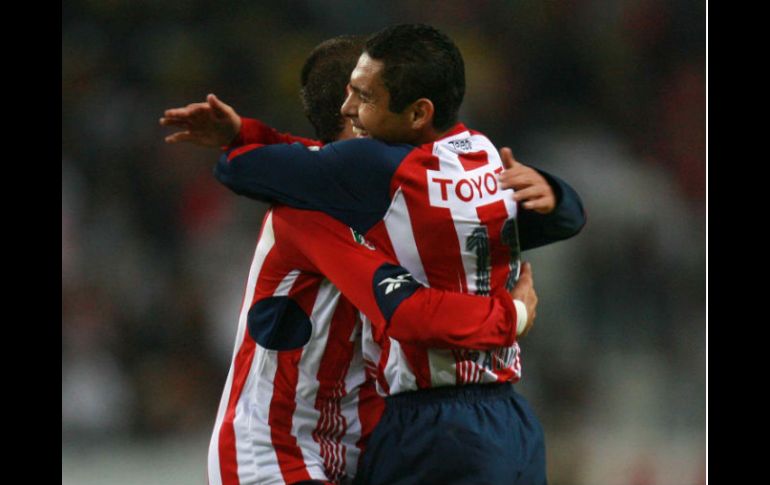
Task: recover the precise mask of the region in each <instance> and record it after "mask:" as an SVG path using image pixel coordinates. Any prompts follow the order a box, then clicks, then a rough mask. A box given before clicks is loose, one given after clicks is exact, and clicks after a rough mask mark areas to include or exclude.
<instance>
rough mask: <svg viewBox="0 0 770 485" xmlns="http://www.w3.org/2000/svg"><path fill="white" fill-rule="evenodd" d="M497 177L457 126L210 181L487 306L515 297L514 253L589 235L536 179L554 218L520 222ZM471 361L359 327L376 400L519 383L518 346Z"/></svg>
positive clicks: (298, 156)
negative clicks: (356, 240) (326, 220)
mask: <svg viewBox="0 0 770 485" xmlns="http://www.w3.org/2000/svg"><path fill="white" fill-rule="evenodd" d="M502 170H503V167H502V163H501V160H500V158H499V155H498V152H497V149H496V148H495V147H494V145H493V144H492V143H491V142H490V141H489V140H488V139H487V138H486V137H485V136H484V135H482V134H480V133H478V132H475V131H471V130H468V129H467V128H465V126H464V125H462V124H457V125H456V126H455V127H454V128H453V129H452V130H451V131H450V132H449V133H448V135H447V136H445V137H444V138H442V139H440V140H437V141H436V142H434V143H429V144H426V145H422V146H419V147H414V146H411V145H404V144H401V145H399V144H386V143H383V142H379V141H376V140H369V139H355V140H347V141H342V142H335V143H331V144H328V145H326V146H325V147H324V148H322V149H320V150H317V151H313V150H308V149H307V148H305V147H303V146H302V145H300V144H296V143H295V144H291V145H286V144H284V145H272V146H265V147H262V146H259V145H252V146H245V147H241V148H238V149H237V150H233V151H230V152H228V153H226V154H225V155H224V156H223V157H222V158H221V159H220V162H219V163H218V165H217V167H216V170H215V175H216V176H217V178H218V179H219V180H220V181H221V182H222V183H224V184H225V185H227V186H228V187H229V188H231V189H232V190H233V191H235V192H236V193H239V194H242V195H247V196H250V197H255V198H260V199H267V200H275V201H279V202H282V203H285V204H287V205H291V206H294V207H298V208H305V209H316V210H321V211H324V212H325V213H327V214H329V215H331V216H333V217H334V218H336V219H338V220H339V221H342V222H344V223H345V224H347V225H349V226H350V227H352V228H353V229H355V230H356V231H358V232H359V233H361V234H363V235H364V236H365V237H366V239H367V240H369V241H370V242H371V243H373V244H374V245H375V246H376V247H377V248H378V249H380V250H382V251H383V252H385V253H386V254H388V255H389V256H391V257H393V258H394V259H395V260H397V261H398V264H399V265H401V266H403V267H405V268H407V269H408V270H409V272H410V273H411V276H412V277H413V278H415V279H416V280H417V281H418V282H420V283H422V284H424V285H427V286H430V287H432V288H437V289H442V290H449V291H454V292H460V293H464V294H475V295H482V296H486V295H490V294H494V293H495V292H496V291H501V290H503V289H505V288H506V286H507V287H511V286H512V284H513V283H514V279H515V277H516V275H517V273H518V261H519V259H518V258H519V252H520V250H521V249H526V248H532V247H537V246H539V245H543V244H548V243H551V242H554V241H557V240H560V239H565V238H568V237H571V236H572V235H574V234H576V233H577V232H578V231H579V229H580V228H581V227H582V224H583V223H584V213H583V210H582V205H581V204H580V201H579V197H578V196H577V194H576V193H575V192H574V191H573V190H572V189H571V188H570V187H569V186H568V185H567V184H565V183H563V182H562V181H560V180H558V179H557V178H555V177H553V176H550V175H547V174H545V173H543V172H541V173H542V174H543V175H544V176H546V178H547V179H548V180H549V182H550V183H551V185H552V186H553V187H554V190H555V191H556V192H557V193H558V194H559V200H560V203H559V205H558V206H557V209H556V210H555V211H554V213H553V214H550V215H548V216H539V215H537V214H534V213H530V214H526V215H525V214H521V216H520V217H517V216H519V214H517V208H516V204H515V202H514V201H513V199H512V197H511V196H512V192H511V191H502V190H501V189H500V187H499V186H498V181H497V174H499V173H500V172H501V171H502ZM517 220H518V226H519V227H517ZM519 230H520V232H519ZM517 234H520V235H521V247H519V245H518V244H517V242H518V241H517ZM364 313H366V314H367V315H369V314H368V313H367V312H364ZM370 316H371V315H370ZM471 349H472V348H470V347H469V348H466V349H458V350H438V349H428V348H426V347H425V346H420V345H414V344H412V343H409V342H404V341H403V340H401V339H399V338H397V337H396V336H395V335H393V334H392V333H383V332H382V329H381V328H378V327H376V326H371V325H369V324H368V323H367V324H366V325H365V332H364V358H365V360H366V362H367V365H368V366H369V368H372V369H376V371H377V375H378V379H377V383H378V389H379V390H380V391H381V392H382V393H383V394H388V393H396V392H403V391H407V390H414V389H420V388H426V387H433V386H445V385H462V384H468V383H479V382H480V383H488V382H501V381H517V380H518V379H519V378H520V376H521V361H520V352H519V347H518V344H517V343H516V342H511V343H510V345H506V346H503V347H500V348H497V349H487V350H486V351H479V350H478V348H476V350H471Z"/></svg>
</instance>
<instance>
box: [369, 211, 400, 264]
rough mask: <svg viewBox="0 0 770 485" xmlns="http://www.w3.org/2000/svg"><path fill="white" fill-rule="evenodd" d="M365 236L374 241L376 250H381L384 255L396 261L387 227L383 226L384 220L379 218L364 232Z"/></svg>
mask: <svg viewBox="0 0 770 485" xmlns="http://www.w3.org/2000/svg"><path fill="white" fill-rule="evenodd" d="M365 237H366V239H367V240H369V241H370V242H374V241H376V247H377V250H378V251H382V252H383V253H384V254H385V255H387V256H388V257H390V258H393V259H394V260H396V261H397V260H398V259H397V258H396V251H395V250H394V249H393V243H392V241H391V240H390V236H389V235H388V228H387V227H385V221H384V220H380V221H379V222H378V223H377V224H375V225H374V227H372V228H371V229H369V232H367V233H366V235H365Z"/></svg>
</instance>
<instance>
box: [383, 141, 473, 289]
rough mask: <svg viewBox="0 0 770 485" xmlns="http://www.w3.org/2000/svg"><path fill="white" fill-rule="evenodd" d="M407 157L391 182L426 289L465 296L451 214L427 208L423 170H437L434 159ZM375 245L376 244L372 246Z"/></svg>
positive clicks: (426, 191) (440, 208)
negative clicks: (400, 199) (404, 214)
mask: <svg viewBox="0 0 770 485" xmlns="http://www.w3.org/2000/svg"><path fill="white" fill-rule="evenodd" d="M413 153H415V155H414V156H412V155H409V156H408V157H407V158H406V159H405V160H404V161H403V162H402V163H401V166H400V167H399V168H398V170H397V171H396V176H394V180H395V179H397V180H398V182H397V183H398V184H399V185H401V190H402V193H403V194H404V200H405V202H406V207H407V210H408V211H409V218H410V219H411V222H412V232H413V234H414V240H415V243H416V244H417V253H418V254H419V255H420V260H421V261H422V266H423V268H424V269H425V276H426V277H427V278H428V285H429V286H431V287H433V288H440V289H442V290H450V291H458V292H461V293H467V292H468V285H467V282H466V275H465V268H464V267H463V261H462V257H461V256H460V247H461V245H460V241H459V240H458V238H457V230H456V229H455V224H454V220H453V218H452V212H451V210H450V209H448V208H445V207H431V205H430V196H429V194H428V190H427V188H426V184H427V177H426V174H425V171H426V169H427V170H438V168H439V162H438V158H436V157H431V158H430V159H426V158H425V157H424V154H421V153H420V152H419V151H416V152H413ZM375 244H377V243H376V242H375Z"/></svg>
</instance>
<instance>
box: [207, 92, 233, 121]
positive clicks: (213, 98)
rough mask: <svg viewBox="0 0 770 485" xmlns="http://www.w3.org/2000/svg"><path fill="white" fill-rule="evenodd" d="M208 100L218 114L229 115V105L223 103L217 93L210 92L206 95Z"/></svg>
mask: <svg viewBox="0 0 770 485" xmlns="http://www.w3.org/2000/svg"><path fill="white" fill-rule="evenodd" d="M206 101H208V103H209V106H210V107H211V109H212V110H214V112H215V113H216V114H217V115H220V116H224V115H227V108H229V106H228V105H226V104H225V103H223V102H222V101H221V100H220V99H219V98H217V95H216V94H213V93H212V94H209V95H208V96H206Z"/></svg>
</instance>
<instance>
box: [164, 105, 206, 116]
mask: <svg viewBox="0 0 770 485" xmlns="http://www.w3.org/2000/svg"><path fill="white" fill-rule="evenodd" d="M205 108H208V103H190V104H188V105H187V106H185V107H184V108H172V109H167V110H166V111H164V112H163V116H165V117H166V118H186V117H188V116H190V115H193V114H195V113H199V112H200V111H201V110H203V109H205Z"/></svg>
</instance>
